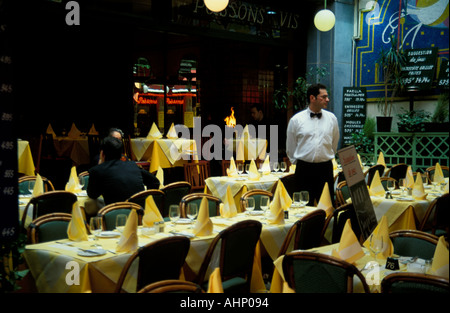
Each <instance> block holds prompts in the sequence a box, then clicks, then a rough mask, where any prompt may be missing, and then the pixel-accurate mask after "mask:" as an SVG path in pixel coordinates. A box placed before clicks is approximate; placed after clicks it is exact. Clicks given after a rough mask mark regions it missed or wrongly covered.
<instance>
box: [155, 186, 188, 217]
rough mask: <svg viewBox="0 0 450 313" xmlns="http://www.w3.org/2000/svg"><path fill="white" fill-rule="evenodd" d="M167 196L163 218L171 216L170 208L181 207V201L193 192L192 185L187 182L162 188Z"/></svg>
mask: <svg viewBox="0 0 450 313" xmlns="http://www.w3.org/2000/svg"><path fill="white" fill-rule="evenodd" d="M160 190H161V191H162V192H164V194H165V196H166V197H165V201H164V213H163V216H169V207H170V206H171V205H172V204H178V205H180V202H181V199H183V197H184V196H187V195H188V194H189V193H190V192H191V184H190V183H188V182H187V181H177V182H173V183H170V184H167V185H165V186H164V187H161V189H160Z"/></svg>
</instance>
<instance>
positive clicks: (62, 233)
mask: <svg viewBox="0 0 450 313" xmlns="http://www.w3.org/2000/svg"><path fill="white" fill-rule="evenodd" d="M71 219H72V215H71V214H67V213H50V214H45V215H42V216H40V217H38V218H37V219H35V220H33V221H32V222H31V223H30V225H28V227H27V236H28V243H30V244H35V243H41V242H47V241H53V240H59V239H66V238H68V235H67V227H68V226H69V223H70V221H71Z"/></svg>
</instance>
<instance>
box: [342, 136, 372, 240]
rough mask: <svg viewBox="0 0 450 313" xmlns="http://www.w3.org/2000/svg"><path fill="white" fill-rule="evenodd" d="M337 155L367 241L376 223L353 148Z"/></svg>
mask: <svg viewBox="0 0 450 313" xmlns="http://www.w3.org/2000/svg"><path fill="white" fill-rule="evenodd" d="M338 155H339V160H340V162H341V166H342V171H343V172H344V176H345V180H346V181H347V186H348V189H349V192H350V198H351V199H352V203H353V207H354V208H355V213H356V218H357V219H358V223H359V227H360V229H361V234H362V236H363V238H364V239H367V238H368V237H369V236H370V234H371V233H372V231H373V230H374V229H375V227H377V224H378V222H377V218H376V215H375V211H374V209H373V204H372V200H371V199H370V195H369V189H368V188H367V184H366V181H365V179H364V173H363V172H362V168H361V164H360V162H359V159H358V154H357V153H356V149H355V146H353V145H352V146H348V147H346V148H343V149H340V150H339V151H338Z"/></svg>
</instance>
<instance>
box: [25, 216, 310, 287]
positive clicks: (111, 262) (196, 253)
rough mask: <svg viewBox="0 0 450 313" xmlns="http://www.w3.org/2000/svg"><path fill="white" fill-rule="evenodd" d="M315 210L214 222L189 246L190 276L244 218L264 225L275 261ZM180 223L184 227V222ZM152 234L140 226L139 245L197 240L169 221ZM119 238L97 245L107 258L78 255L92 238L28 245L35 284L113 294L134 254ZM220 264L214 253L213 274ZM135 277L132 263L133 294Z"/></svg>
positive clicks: (127, 282) (187, 228)
mask: <svg viewBox="0 0 450 313" xmlns="http://www.w3.org/2000/svg"><path fill="white" fill-rule="evenodd" d="M314 209H315V208H312V207H310V208H304V209H296V210H294V211H292V212H291V213H292V214H290V216H289V219H287V220H285V224H282V225H269V224H268V223H267V220H265V217H264V216H262V215H251V216H248V215H246V214H244V213H240V214H238V215H237V216H235V217H233V218H221V217H212V218H211V221H212V222H213V225H214V229H213V233H212V235H210V236H201V237H198V236H197V237H194V238H191V247H190V249H189V252H188V255H187V257H186V265H187V267H188V268H189V271H192V272H193V273H194V274H198V271H199V269H200V266H201V263H202V261H203V259H204V257H205V255H206V252H207V249H208V247H209V245H210V244H211V242H212V240H213V238H214V237H215V236H216V235H217V234H218V233H219V232H220V231H221V230H223V229H225V228H227V227H229V226H231V225H232V224H233V223H236V222H238V221H241V220H245V219H255V220H259V221H261V222H262V223H263V228H262V232H261V237H260V241H261V244H262V245H263V246H264V248H265V251H267V253H268V254H269V256H270V257H271V258H272V260H275V259H276V258H277V257H278V253H279V249H280V248H281V245H282V243H283V241H284V239H285V237H286V235H287V233H288V230H289V229H290V227H291V226H292V225H293V223H294V222H295V221H296V220H297V219H298V218H299V217H301V216H303V215H304V214H306V213H308V212H310V211H311V210H314ZM181 221H183V222H184V221H185V220H181ZM149 230H150V229H149V228H143V227H142V226H139V227H138V241H139V242H138V245H139V246H143V245H145V244H148V243H150V242H152V241H155V240H157V239H161V238H166V237H168V236H173V235H174V234H173V232H176V233H177V234H181V235H183V234H187V235H189V236H192V235H193V234H192V228H190V225H188V224H184V223H182V224H173V223H172V222H166V223H165V229H164V232H162V233H150V232H149ZM118 239H119V237H114V238H102V237H100V238H98V242H99V243H100V245H101V246H102V247H103V248H104V249H105V250H107V253H106V254H105V255H101V256H92V257H86V256H80V255H78V252H79V251H80V250H79V248H84V249H89V248H90V247H91V246H92V244H93V242H92V241H91V240H92V237H90V241H81V242H74V241H70V240H68V239H65V240H57V241H51V242H46V243H39V244H33V245H27V246H26V250H25V252H24V257H25V260H26V262H27V265H28V267H29V269H30V271H31V274H32V275H33V277H34V279H35V282H36V287H37V290H38V292H113V291H114V288H115V284H116V282H117V280H118V278H119V275H120V273H121V271H122V268H123V266H124V264H125V263H126V261H127V260H128V258H129V257H130V255H131V253H118V252H115V248H116V245H117V242H118ZM216 251H217V249H216ZM72 261H75V262H76V263H77V264H78V266H79V270H80V276H79V277H80V279H79V284H78V285H77V284H68V283H67V282H66V278H67V277H69V276H70V269H67V268H66V266H67V264H73V263H69V262H72ZM135 263H137V262H135ZM217 264H218V255H217V254H216V253H214V254H213V258H212V262H211V263H210V269H209V272H211V271H212V270H213V269H214V267H215V266H217ZM209 272H207V275H208V276H206V277H209ZM136 275H137V265H136V264H134V265H133V266H132V267H131V269H130V272H129V275H127V278H126V279H125V282H124V289H125V290H127V291H133V289H134V288H135V286H136Z"/></svg>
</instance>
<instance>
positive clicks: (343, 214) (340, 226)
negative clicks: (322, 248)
mask: <svg viewBox="0 0 450 313" xmlns="http://www.w3.org/2000/svg"><path fill="white" fill-rule="evenodd" d="M347 219H350V223H351V225H352V230H353V232H354V233H355V236H356V238H358V239H359V240H360V241H361V240H362V238H361V228H360V227H359V222H358V219H357V217H356V212H355V208H354V206H353V203H346V204H344V205H341V206H340V207H338V208H337V209H336V210H334V212H333V234H332V237H331V243H338V242H339V241H340V240H341V235H342V232H343V230H344V226H345V223H346V221H347Z"/></svg>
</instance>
